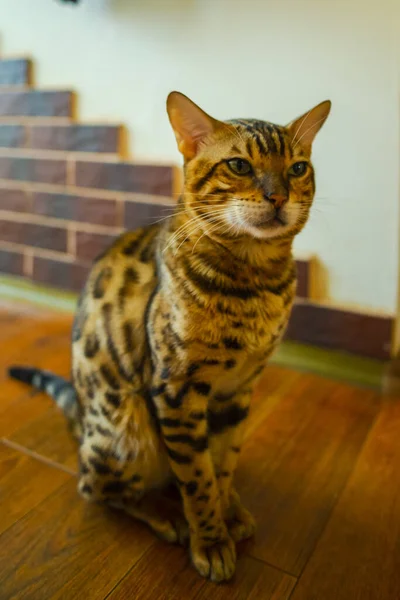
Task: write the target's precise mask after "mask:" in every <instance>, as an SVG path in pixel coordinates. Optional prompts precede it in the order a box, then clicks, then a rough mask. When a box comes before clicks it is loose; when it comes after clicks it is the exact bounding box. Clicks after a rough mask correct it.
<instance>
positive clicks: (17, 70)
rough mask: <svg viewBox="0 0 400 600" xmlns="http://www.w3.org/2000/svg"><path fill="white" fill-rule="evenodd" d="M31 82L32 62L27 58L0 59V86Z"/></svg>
mask: <svg viewBox="0 0 400 600" xmlns="http://www.w3.org/2000/svg"><path fill="white" fill-rule="evenodd" d="M31 83H32V63H31V61H30V59H29V58H4V59H0V89H1V86H4V87H9V86H14V85H15V86H24V85H26V86H28V85H31Z"/></svg>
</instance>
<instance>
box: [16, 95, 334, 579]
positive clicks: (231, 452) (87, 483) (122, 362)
mask: <svg viewBox="0 0 400 600" xmlns="http://www.w3.org/2000/svg"><path fill="white" fill-rule="evenodd" d="M330 107H331V103H330V101H325V102H322V103H321V104H319V105H318V106H316V107H315V108H313V109H312V110H310V111H308V112H307V113H306V114H305V115H303V116H301V117H300V118H298V119H296V120H294V121H293V122H292V123H290V124H289V125H288V126H286V127H283V126H278V125H273V124H272V123H269V122H265V121H260V120H254V119H238V120H231V121H225V122H222V121H218V120H216V119H214V118H212V117H210V116H209V115H208V114H206V113H205V112H204V111H203V110H201V109H200V108H199V107H198V106H197V105H196V104H194V103H193V102H192V101H191V100H189V98H187V97H186V96H184V95H183V94H181V93H178V92H172V93H171V94H170V95H169V96H168V100H167V111H168V115H169V119H170V122H171V125H172V128H173V130H174V133H175V136H176V140H177V144H178V148H179V150H180V152H181V153H182V155H183V158H184V189H183V193H182V196H181V197H180V200H179V202H178V203H177V206H176V208H175V209H174V212H173V214H172V216H171V217H170V218H167V219H165V221H164V222H163V223H155V224H153V225H150V226H148V227H144V228H142V229H139V230H136V231H133V232H129V233H126V234H124V235H122V236H121V237H120V238H119V239H118V240H117V241H116V242H115V243H114V244H113V245H112V246H111V248H109V250H107V251H106V252H105V253H104V254H103V255H102V256H100V257H99V258H98V259H97V261H95V263H94V265H93V268H92V270H91V273H90V275H89V278H88V281H87V283H86V285H85V288H84V290H83V292H82V294H81V297H80V300H79V303H78V308H77V313H76V316H75V320H74V325H73V334H72V383H69V382H66V381H65V380H63V379H61V378H59V377H57V376H55V375H53V374H51V373H49V372H46V371H41V370H38V369H35V368H29V367H12V368H11V369H10V375H11V376H12V377H14V378H16V379H18V380H20V381H23V382H25V383H28V384H31V385H33V386H35V387H36V388H38V389H41V390H44V391H46V392H48V393H49V394H50V395H51V396H53V397H54V398H55V400H56V402H57V404H58V405H59V406H60V407H61V408H62V409H63V410H64V413H65V415H66V417H67V419H68V421H69V423H70V425H71V428H72V430H73V433H74V435H75V437H76V438H77V439H78V441H79V464H80V468H79V484H78V489H79V492H80V493H81V495H82V496H83V497H84V498H86V499H87V500H92V501H104V502H106V503H108V504H109V505H110V506H113V507H116V508H118V509H122V510H124V511H126V512H127V513H129V514H131V515H132V516H134V517H136V518H137V519H140V520H142V521H144V522H146V523H147V524H148V525H149V526H150V527H151V528H152V529H153V530H154V531H155V532H156V533H157V534H158V535H159V536H160V537H162V538H163V539H165V540H167V541H169V542H180V543H185V542H186V541H188V542H189V546H190V554H191V558H192V562H193V564H194V566H195V568H196V569H197V571H198V572H199V573H200V574H201V575H202V576H204V577H209V578H210V579H211V580H213V581H215V582H220V581H224V580H229V579H230V578H231V577H232V576H233V574H234V571H235V562H236V553H235V552H236V550H235V543H236V542H238V541H239V540H242V539H245V538H248V537H250V536H251V535H252V534H253V533H254V529H255V522H254V519H253V517H252V515H251V514H250V513H249V512H248V511H247V509H246V508H245V507H244V506H243V505H242V504H241V501H240V498H239V495H238V493H237V492H236V490H235V488H234V486H233V476H234V472H235V469H236V465H237V462H238V458H239V454H240V447H241V443H242V438H243V431H244V426H245V421H246V417H247V414H248V412H249V405H250V400H251V395H252V389H253V387H254V385H255V383H256V382H257V379H258V378H259V377H260V374H261V372H262V370H263V369H264V366H265V364H266V361H267V359H268V357H269V355H270V354H271V352H272V351H273V350H274V348H275V347H276V345H277V344H278V342H279V340H280V339H281V337H282V335H283V333H284V331H285V328H286V325H287V323H288V319H289V315H290V311H291V307H292V303H293V299H294V296H295V290H296V270H295V263H294V260H293V258H292V250H291V249H292V243H293V239H294V237H295V235H296V234H298V233H299V232H300V231H301V229H302V228H303V226H304V225H305V223H306V221H307V218H308V215H309V211H310V207H311V204H312V201H313V197H314V193H315V183H314V170H313V167H312V164H311V161H310V156H311V146H312V142H313V140H314V137H315V135H316V133H317V132H318V131H319V129H320V128H321V127H322V125H323V123H324V122H325V120H326V118H327V117H328V114H329V112H330ZM171 482H172V483H174V484H176V485H177V486H178V488H179V491H180V497H181V499H182V504H183V511H182V506H181V509H180V510H179V505H178V506H177V505H176V503H174V502H173V498H172V497H168V494H167V493H166V492H165V490H166V489H167V488H168V486H169V485H171Z"/></svg>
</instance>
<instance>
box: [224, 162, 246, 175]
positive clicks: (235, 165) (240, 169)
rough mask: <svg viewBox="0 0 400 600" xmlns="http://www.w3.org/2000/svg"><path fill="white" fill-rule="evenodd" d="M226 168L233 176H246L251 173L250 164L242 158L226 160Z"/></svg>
mask: <svg viewBox="0 0 400 600" xmlns="http://www.w3.org/2000/svg"><path fill="white" fill-rule="evenodd" d="M228 167H229V168H230V170H231V171H232V172H233V173H235V175H248V174H249V173H251V170H252V169H251V164H250V163H249V161H248V160H245V159H244V158H232V159H231V160H228Z"/></svg>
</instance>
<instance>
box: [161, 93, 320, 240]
mask: <svg viewBox="0 0 400 600" xmlns="http://www.w3.org/2000/svg"><path fill="white" fill-rule="evenodd" d="M330 108H331V103H330V101H329V100H327V101H325V102H322V103H321V104H319V105H318V106H316V107H315V108H313V109H311V110H310V111H308V112H307V113H305V114H304V115H302V116H301V117H299V118H297V119H295V120H294V121H292V122H291V123H289V125H287V126H285V127H283V126H279V125H274V124H272V123H268V122H266V121H259V120H255V119H237V120H232V121H226V122H222V121H218V120H216V119H213V118H212V117H210V116H209V115H207V114H206V113H205V112H204V111H203V110H202V109H201V108H199V107H198V106H197V105H196V104H194V103H193V102H192V101H191V100H189V98H187V97H186V96H184V95H183V94H181V93H179V92H172V93H171V94H170V95H169V96H168V100H167V110H168V115H169V118H170V121H171V125H172V127H173V130H174V132H175V136H176V139H177V142H178V148H179V150H180V152H181V153H182V154H183V157H184V160H185V194H184V202H185V204H186V208H187V209H188V210H190V212H191V213H195V215H196V217H197V221H196V222H197V223H200V222H201V223H202V224H203V226H204V227H205V228H206V230H207V231H208V232H210V233H211V232H214V233H215V235H221V236H228V237H238V236H243V235H245V236H247V235H250V236H253V237H256V238H261V239H262V238H284V237H293V236H294V235H295V234H296V233H298V232H299V231H300V230H301V229H302V228H303V226H304V224H305V223H306V221H307V218H308V214H309V210H310V207H311V204H312V201H313V197H314V193H315V183H314V169H313V166H312V164H311V159H310V157H311V145H312V142H313V140H314V137H315V135H316V134H317V132H318V131H319V130H320V128H321V127H322V125H323V124H324V122H325V120H326V119H327V117H328V114H329V111H330ZM199 219H200V220H201V221H199Z"/></svg>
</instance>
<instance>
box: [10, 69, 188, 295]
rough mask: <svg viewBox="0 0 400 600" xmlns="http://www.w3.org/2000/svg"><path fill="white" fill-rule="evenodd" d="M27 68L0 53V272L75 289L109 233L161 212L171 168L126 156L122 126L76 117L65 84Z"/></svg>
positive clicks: (174, 187)
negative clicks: (36, 80)
mask: <svg viewBox="0 0 400 600" xmlns="http://www.w3.org/2000/svg"><path fill="white" fill-rule="evenodd" d="M32 76H33V68H32V63H31V61H30V60H29V59H27V58H10V59H2V60H0V272H3V273H8V274H12V275H19V276H24V277H26V278H29V279H31V280H33V281H35V282H39V283H42V284H46V285H51V286H58V287H61V288H64V289H68V290H74V291H77V290H79V289H80V288H81V286H82V283H83V281H84V279H85V277H86V274H87V271H88V268H89V266H90V264H91V261H92V260H93V258H94V257H95V256H96V255H97V254H98V253H99V252H101V251H102V250H104V248H105V247H106V246H107V245H109V244H110V242H111V241H112V240H113V239H114V238H115V236H116V235H118V234H119V233H120V232H121V231H123V230H124V229H126V228H130V229H132V228H135V227H138V226H140V225H142V224H147V223H150V222H154V221H155V220H156V219H157V218H160V217H162V216H164V215H166V214H168V213H167V211H166V210H165V206H166V205H170V204H171V198H172V197H174V196H176V192H177V191H178V188H179V172H178V171H177V170H176V168H175V167H174V166H172V165H149V164H139V163H133V162H130V161H128V160H126V135H125V131H124V128H123V127H122V126H121V125H115V124H98V125H93V124H90V125H89V124H80V123H78V122H77V121H76V109H75V94H74V92H72V91H68V90H39V89H35V88H34V87H32V82H33V77H32Z"/></svg>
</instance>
